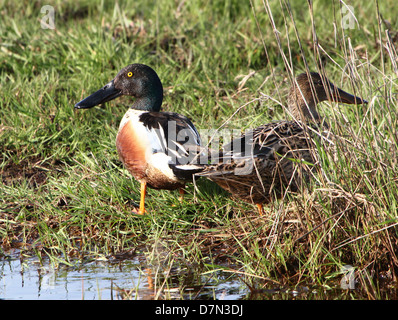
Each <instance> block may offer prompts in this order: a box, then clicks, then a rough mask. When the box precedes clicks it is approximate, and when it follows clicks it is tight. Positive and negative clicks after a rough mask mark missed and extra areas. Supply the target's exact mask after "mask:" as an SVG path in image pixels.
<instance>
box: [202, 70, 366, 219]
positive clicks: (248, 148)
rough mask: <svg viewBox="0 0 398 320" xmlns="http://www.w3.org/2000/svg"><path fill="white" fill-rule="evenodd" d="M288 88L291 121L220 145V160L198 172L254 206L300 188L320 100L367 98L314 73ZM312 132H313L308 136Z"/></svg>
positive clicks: (310, 158)
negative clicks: (309, 126)
mask: <svg viewBox="0 0 398 320" xmlns="http://www.w3.org/2000/svg"><path fill="white" fill-rule="evenodd" d="M296 81H297V84H296V83H295V84H294V85H293V86H292V87H291V89H290V92H289V96H288V108H289V110H290V112H291V114H292V116H293V117H294V119H295V121H279V122H274V123H269V124H266V125H263V126H260V127H257V128H255V129H253V130H250V131H249V132H247V133H245V134H244V135H242V136H241V137H240V138H238V139H235V140H233V141H232V142H231V143H229V144H227V145H225V146H224V147H223V151H222V152H221V153H220V160H221V161H219V163H218V164H214V165H208V166H207V167H206V168H205V170H204V171H202V172H200V173H198V174H197V175H198V176H205V177H207V178H208V179H210V180H212V181H214V182H216V183H217V184H218V185H219V186H221V187H222V188H223V189H225V190H227V191H229V192H230V193H231V194H232V195H233V196H234V197H236V198H239V199H241V200H244V201H246V202H250V203H254V204H256V205H257V207H258V210H259V213H260V214H263V204H265V203H269V202H270V201H271V200H272V199H273V198H274V197H276V198H280V197H281V196H282V195H283V194H284V191H285V190H286V189H287V187H289V190H291V191H294V192H295V191H298V190H299V189H300V188H301V186H302V184H303V182H304V181H306V180H307V179H308V177H309V174H310V171H311V169H313V168H314V164H315V163H316V156H315V153H314V152H313V151H314V147H315V144H314V143H313V140H312V137H311V130H310V129H309V128H308V127H307V126H306V124H305V123H307V124H309V123H312V126H311V127H313V128H314V129H315V130H317V129H318V126H321V125H322V122H321V118H320V117H319V114H318V113H317V111H316V105H317V103H318V102H321V101H325V100H330V101H335V102H342V103H347V104H355V103H357V104H361V103H365V102H366V101H365V100H362V99H360V98H358V97H355V96H353V95H351V94H349V93H347V92H345V91H343V90H341V89H339V88H337V87H335V86H334V85H333V84H332V83H331V82H329V81H328V80H327V79H326V78H323V79H322V77H321V76H320V75H319V74H318V73H310V77H308V76H307V74H306V73H303V74H300V75H299V76H297V78H296ZM312 136H313V135H312Z"/></svg>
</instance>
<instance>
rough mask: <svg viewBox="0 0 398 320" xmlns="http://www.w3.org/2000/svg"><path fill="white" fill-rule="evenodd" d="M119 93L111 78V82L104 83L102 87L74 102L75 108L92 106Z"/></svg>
mask: <svg viewBox="0 0 398 320" xmlns="http://www.w3.org/2000/svg"><path fill="white" fill-rule="evenodd" d="M121 95H122V93H121V91H120V90H118V89H116V88H115V84H114V81H113V80H112V81H111V82H109V83H108V84H106V85H105V86H104V87H103V88H101V89H99V90H98V91H97V92H94V93H93V94H92V95H90V96H88V97H87V98H85V99H83V100H82V101H80V102H78V103H76V104H75V108H76V109H87V108H92V107H95V106H97V105H99V104H101V103H105V102H107V101H110V100H113V99H115V98H117V97H119V96H121Z"/></svg>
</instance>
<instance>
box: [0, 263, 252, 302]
mask: <svg viewBox="0 0 398 320" xmlns="http://www.w3.org/2000/svg"><path fill="white" fill-rule="evenodd" d="M247 291H248V289H247V288H246V287H245V286H244V285H243V284H242V282H241V281H240V280H239V279H238V278H236V277H231V275H224V274H223V273H222V272H217V273H212V274H211V275H201V273H200V272H198V271H197V270H190V269H189V268H173V270H160V269H159V268H153V267H152V268H149V267H145V268H143V266H142V263H141V262H140V261H139V258H134V259H131V260H123V261H119V262H117V263H111V262H109V261H92V262H86V263H83V264H81V263H77V264H76V265H75V266H68V265H65V264H59V265H58V266H57V268H54V266H53V265H52V264H51V263H49V262H44V263H43V264H42V265H41V264H40V263H39V261H38V260H37V259H35V258H28V259H24V260H23V261H20V260H19V259H6V260H4V259H3V260H0V298H2V299H30V300H37V299H43V300H47V299H51V300H82V299H84V300H112V299H145V300H148V299H225V300H227V299H230V300H237V299H241V298H243V297H244V296H245V295H246V294H247Z"/></svg>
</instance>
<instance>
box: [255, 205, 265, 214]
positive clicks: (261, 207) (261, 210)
mask: <svg viewBox="0 0 398 320" xmlns="http://www.w3.org/2000/svg"><path fill="white" fill-rule="evenodd" d="M256 206H257V209H258V213H259V214H260V216H263V215H264V208H263V205H262V204H261V203H256Z"/></svg>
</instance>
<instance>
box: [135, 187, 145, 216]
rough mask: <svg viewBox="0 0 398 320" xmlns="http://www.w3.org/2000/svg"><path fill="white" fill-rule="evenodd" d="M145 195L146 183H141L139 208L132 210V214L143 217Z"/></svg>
mask: <svg viewBox="0 0 398 320" xmlns="http://www.w3.org/2000/svg"><path fill="white" fill-rule="evenodd" d="M145 195H146V182H141V198H140V208H139V209H138V210H137V209H135V210H133V212H134V213H136V214H140V215H144V214H145V213H146V210H145Z"/></svg>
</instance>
